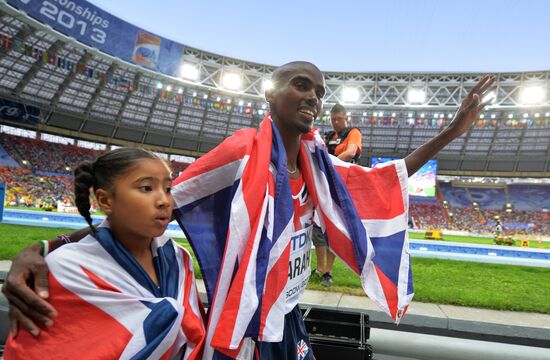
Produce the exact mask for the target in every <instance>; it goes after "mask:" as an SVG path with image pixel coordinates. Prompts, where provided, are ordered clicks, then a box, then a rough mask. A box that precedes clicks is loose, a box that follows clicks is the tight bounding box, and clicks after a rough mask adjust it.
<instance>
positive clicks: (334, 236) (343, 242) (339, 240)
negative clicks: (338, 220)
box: [321, 212, 360, 275]
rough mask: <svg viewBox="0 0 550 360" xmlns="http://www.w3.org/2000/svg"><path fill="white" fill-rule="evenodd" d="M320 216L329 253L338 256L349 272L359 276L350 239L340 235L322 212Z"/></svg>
mask: <svg viewBox="0 0 550 360" xmlns="http://www.w3.org/2000/svg"><path fill="white" fill-rule="evenodd" d="M321 214H322V215H323V220H324V221H325V231H326V232H327V237H328V238H329V242H328V246H329V247H330V249H331V251H332V252H333V253H336V254H338V255H339V256H340V257H341V258H342V260H343V261H345V263H346V264H347V265H348V266H349V267H350V268H351V270H353V271H354V272H355V273H356V274H359V275H360V272H359V264H357V258H356V257H355V250H354V248H353V243H352V241H351V239H350V238H348V237H347V236H346V235H345V234H344V233H342V232H341V231H340V229H338V227H336V226H335V225H334V224H333V223H332V222H331V221H330V219H329V217H328V216H326V215H325V214H324V213H322V212H321Z"/></svg>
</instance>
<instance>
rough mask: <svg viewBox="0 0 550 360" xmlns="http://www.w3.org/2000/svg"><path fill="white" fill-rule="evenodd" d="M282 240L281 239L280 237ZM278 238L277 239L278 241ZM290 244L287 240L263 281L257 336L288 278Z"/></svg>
mask: <svg viewBox="0 0 550 360" xmlns="http://www.w3.org/2000/svg"><path fill="white" fill-rule="evenodd" d="M280 240H282V239H280ZM280 240H279V241H280ZM290 245H291V243H290V242H289V243H288V245H287V246H286V248H285V250H284V251H283V253H282V254H281V256H280V257H279V259H278V260H277V262H276V263H275V264H274V265H273V267H272V268H271V270H270V271H269V273H268V274H267V277H266V281H265V287H264V294H263V297H262V310H261V316H260V331H259V337H260V338H261V337H263V335H264V328H265V325H266V322H267V321H266V320H267V316H268V315H269V311H270V310H271V307H272V306H273V304H275V302H276V301H277V299H278V298H279V296H280V295H281V292H283V291H284V290H285V287H286V283H287V279H288V262H289V261H290Z"/></svg>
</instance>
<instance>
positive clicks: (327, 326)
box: [302, 307, 372, 360]
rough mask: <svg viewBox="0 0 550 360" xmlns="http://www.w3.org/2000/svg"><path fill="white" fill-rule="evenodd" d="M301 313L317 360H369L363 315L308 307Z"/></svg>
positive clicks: (366, 318) (367, 321) (370, 352)
mask: <svg viewBox="0 0 550 360" xmlns="http://www.w3.org/2000/svg"><path fill="white" fill-rule="evenodd" d="M302 313H303V316H304V322H305V324H306V329H307V331H308V332H309V338H310V341H311V346H312V347H313V354H314V355H315V358H316V359H317V360H330V359H346V360H348V359H349V360H369V359H372V347H371V346H370V345H368V344H367V340H368V339H369V337H370V327H369V316H368V315H367V314H365V313H361V312H359V313H358V312H346V311H341V310H330V309H321V308H311V307H308V308H302Z"/></svg>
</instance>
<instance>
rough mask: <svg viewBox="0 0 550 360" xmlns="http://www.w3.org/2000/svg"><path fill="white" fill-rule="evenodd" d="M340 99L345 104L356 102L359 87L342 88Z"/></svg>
mask: <svg viewBox="0 0 550 360" xmlns="http://www.w3.org/2000/svg"><path fill="white" fill-rule="evenodd" d="M342 100H343V101H344V103H347V104H352V103H357V102H358V101H359V89H357V88H356V87H345V88H343V89H342Z"/></svg>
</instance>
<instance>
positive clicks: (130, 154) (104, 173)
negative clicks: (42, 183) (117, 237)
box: [74, 148, 164, 233]
mask: <svg viewBox="0 0 550 360" xmlns="http://www.w3.org/2000/svg"><path fill="white" fill-rule="evenodd" d="M141 159H154V160H160V161H164V160H162V159H161V158H160V157H159V156H157V155H155V154H154V153H152V152H150V151H148V150H144V149H138V148H119V149H116V150H113V151H109V152H108V153H106V154H103V155H101V156H99V157H97V158H96V159H95V160H94V161H83V162H82V163H80V165H78V166H77V167H76V169H75V170H74V195H75V197H74V198H75V203H76V207H77V209H78V212H79V213H80V215H82V216H83V217H84V219H86V222H87V223H88V225H90V229H91V230H92V232H93V233H95V232H96V230H95V228H94V226H93V225H92V216H91V215H90V189H91V188H93V190H94V191H95V190H97V189H104V190H106V191H111V190H112V189H113V182H114V180H115V179H116V178H117V177H118V176H121V175H123V174H124V173H125V172H126V171H127V170H128V169H129V168H130V167H132V166H133V165H134V164H135V163H136V162H137V161H139V160H141Z"/></svg>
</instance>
